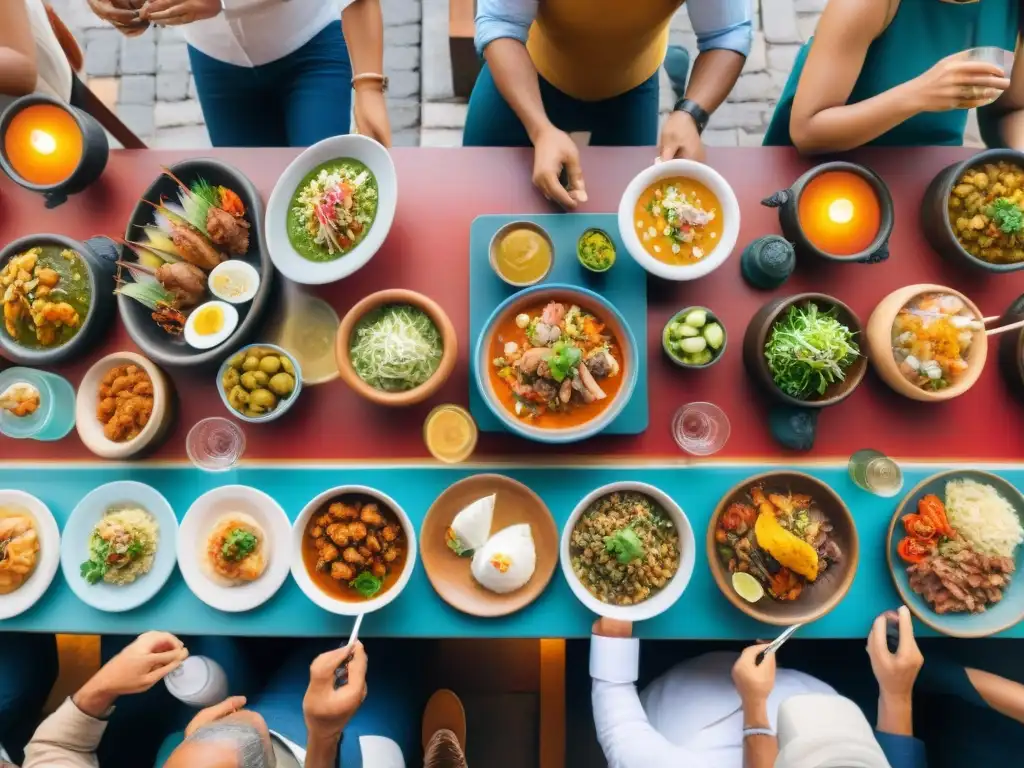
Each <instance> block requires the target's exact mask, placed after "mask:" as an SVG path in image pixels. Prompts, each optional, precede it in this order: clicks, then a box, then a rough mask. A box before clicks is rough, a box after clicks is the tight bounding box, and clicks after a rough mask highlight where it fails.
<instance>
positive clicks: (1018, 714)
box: [967, 112, 1024, 723]
mask: <svg viewBox="0 0 1024 768" xmlns="http://www.w3.org/2000/svg"><path fill="white" fill-rule="evenodd" d="M1013 114H1016V115H1018V124H1019V125H1021V126H1024V122H1020V121H1021V120H1022V118H1021V117H1020V114H1021V113H1020V112H1015V113H1013ZM1003 119H1004V120H1005V119H1006V118H1003ZM1014 146H1017V147H1019V146H1020V145H1019V144H1018V145H1014ZM967 677H968V679H969V680H970V681H971V685H973V686H974V688H975V690H977V691H978V693H979V694H980V695H981V698H983V699H984V700H985V701H986V702H988V705H989V706H990V707H992V709H994V710H996V711H997V712H1001V713H1002V714H1004V715H1006V716H1007V717H1010V718H1013V719H1014V720H1016V721H1017V722H1019V723H1024V685H1021V684H1020V683H1016V682H1014V681H1013V680H1007V679H1006V678H1005V677H999V675H993V674H991V673H989V672H982V671H981V670H980V669H971V668H969V667H968V669H967Z"/></svg>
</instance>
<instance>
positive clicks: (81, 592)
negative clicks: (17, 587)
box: [60, 480, 178, 613]
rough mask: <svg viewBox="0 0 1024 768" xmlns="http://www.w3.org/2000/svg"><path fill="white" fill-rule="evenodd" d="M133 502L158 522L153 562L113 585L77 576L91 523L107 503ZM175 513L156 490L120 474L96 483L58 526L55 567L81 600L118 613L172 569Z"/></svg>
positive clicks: (146, 595)
mask: <svg viewBox="0 0 1024 768" xmlns="http://www.w3.org/2000/svg"><path fill="white" fill-rule="evenodd" d="M128 506H137V507H139V508H141V509H144V510H145V511H147V512H148V513H149V514H150V515H152V516H153V518H154V519H155V520H156V524H157V526H158V530H157V543H156V556H155V557H154V558H153V567H152V568H151V569H150V570H149V573H146V574H144V575H142V576H139V577H138V578H137V579H135V581H133V582H132V583H131V584H125V585H124V586H117V585H115V584H107V583H106V582H104V581H101V582H99V583H98V584H89V583H88V582H87V581H86V580H85V579H83V578H82V572H81V566H82V563H83V562H85V561H86V560H87V559H88V557H89V537H90V536H91V535H92V530H93V528H95V527H96V524H97V523H98V522H99V521H100V519H101V518H102V517H103V515H104V514H106V512H107V510H108V509H110V508H111V507H128ZM177 534H178V519H177V518H176V517H175V516H174V510H173V509H172V508H171V505H170V504H169V503H168V501H167V499H165V498H164V497H163V494H161V493H160V492H159V491H158V490H156V489H155V488H152V487H150V486H148V485H146V484H145V483H136V482H134V481H132V480H120V481H118V482H115V483H107V484H106V485H101V486H100V487H99V488H97V489H96V490H94V491H92V492H91V493H88V494H86V496H85V498H83V499H82V500H81V501H80V502H78V506H77V507H75V509H74V511H73V512H72V513H71V517H69V518H68V522H67V524H66V525H65V526H64V537H63V539H62V540H61V547H60V567H61V570H62V571H63V572H64V578H65V579H66V580H67V582H68V586H69V587H71V591H72V592H74V593H75V595H77V596H78V599H79V600H81V601H82V602H83V603H85V604H86V605H89V606H92V607H93V608H95V609H97V610H100V611H108V612H110V613H120V612H121V611H130V610H132V609H133V608H138V607H139V606H140V605H142V604H144V603H146V602H147V601H148V600H150V599H151V598H152V597H153V596H154V595H155V594H156V593H157V592H159V591H160V590H161V589H162V588H163V586H164V584H166V583H167V579H169V578H170V576H171V572H172V571H173V570H174V563H175V562H176V561H177V558H176V557H175V554H174V553H175V547H176V544H177V542H176V539H177Z"/></svg>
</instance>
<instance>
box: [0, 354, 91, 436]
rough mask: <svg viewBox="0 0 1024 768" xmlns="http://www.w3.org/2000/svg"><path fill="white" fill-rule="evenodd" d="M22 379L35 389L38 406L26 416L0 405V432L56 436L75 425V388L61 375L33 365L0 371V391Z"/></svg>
mask: <svg viewBox="0 0 1024 768" xmlns="http://www.w3.org/2000/svg"><path fill="white" fill-rule="evenodd" d="M22 382H24V383H25V384H29V385H30V386H32V387H35V388H36V389H37V390H39V407H38V408H37V409H36V410H35V412H34V413H30V414H28V415H27V416H15V415H14V414H13V413H11V412H10V411H8V410H6V409H0V434H3V435H6V436H7V437H13V438H15V439H17V440H20V439H25V438H31V439H32V440H60V439H61V438H62V437H64V436H65V435H67V434H68V432H70V431H71V430H72V429H74V427H75V390H74V388H73V387H72V386H71V384H70V383H69V382H68V380H67V379H65V378H64V377H62V376H58V375H57V374H55V373H49V372H47V371H37V370H35V369H33V368H8V369H7V370H6V371H4V372H2V373H0V394H2V393H3V392H4V391H5V390H6V389H7V388H8V387H10V386H11V385H12V384H19V383H22Z"/></svg>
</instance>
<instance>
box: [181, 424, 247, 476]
mask: <svg viewBox="0 0 1024 768" xmlns="http://www.w3.org/2000/svg"><path fill="white" fill-rule="evenodd" d="M185 450H186V451H187V452H188V457H189V458H190V459H191V460H192V463H193V464H195V465H196V466H197V467H199V469H204V470H206V471H207V472H226V471H227V470H229V469H231V468H232V467H233V466H235V464H237V463H238V460H239V459H241V458H242V454H243V453H245V433H244V432H242V428H241V427H239V426H238V425H237V424H236V423H235V422H233V421H231V420H230V419H224V418H221V417H220V416H214V417H211V418H209V419H203V420H202V421H200V422H197V423H196V425H195V426H194V427H192V429H190V430H189V433H188V437H186V438H185Z"/></svg>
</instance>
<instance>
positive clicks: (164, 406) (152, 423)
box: [75, 352, 173, 460]
mask: <svg viewBox="0 0 1024 768" xmlns="http://www.w3.org/2000/svg"><path fill="white" fill-rule="evenodd" d="M131 364H134V365H137V366H139V367H140V368H142V369H143V370H145V371H146V373H147V374H149V380H150V381H151V382H153V413H152V415H151V416H150V418H149V423H148V424H146V426H145V427H143V428H142V431H141V432H139V434H138V436H136V437H135V439H133V440H128V441H126V442H123V443H115V442H112V441H111V440H108V439H107V437H106V435H104V434H103V424H102V423H101V422H100V420H99V419H98V418H96V407H97V406H98V405H99V398H100V394H99V392H100V381H101V380H102V379H103V377H104V376H106V375H107V372H108V371H109V370H110V369H111V368H114V367H115V366H118V365H131ZM170 401H171V384H170V380H169V379H168V378H167V376H166V375H165V374H164V372H163V371H162V370H160V369H159V368H158V367H157V366H156V364H155V363H152V362H150V361H149V360H148V359H146V358H145V357H143V356H142V355H139V354H136V353H135V352H115V353H113V354H111V355H107V356H106V357H104V358H101V359H100V360H98V361H97V362H96V363H95V364H94V365H93V366H92V367H91V368H90V369H89V370H88V371H86V372H85V376H83V377H82V383H81V384H79V385H78V394H77V396H76V397H75V427H76V428H77V429H78V436H79V437H80V438H81V439H82V442H83V443H85V447H86V448H88V449H89V450H90V451H92V452H93V453H95V454H96V455H97V456H99V457H100V458H103V459H115V460H117V459H127V458H130V457H132V456H134V455H136V454H137V453H141V452H142V451H144V450H146V449H147V448H148V447H150V445H151V444H152V443H154V442H155V441H156V440H158V439H159V438H160V437H162V436H163V435H164V434H166V430H167V428H168V427H169V426H170V422H171V419H172V417H173V409H172V408H171V403H170Z"/></svg>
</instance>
